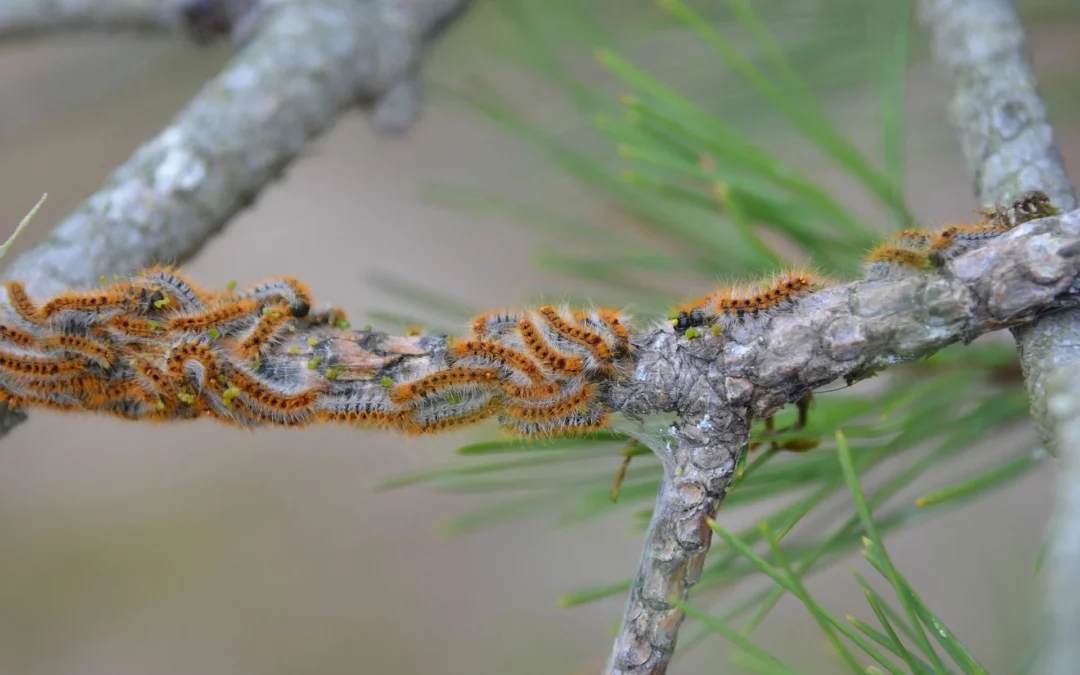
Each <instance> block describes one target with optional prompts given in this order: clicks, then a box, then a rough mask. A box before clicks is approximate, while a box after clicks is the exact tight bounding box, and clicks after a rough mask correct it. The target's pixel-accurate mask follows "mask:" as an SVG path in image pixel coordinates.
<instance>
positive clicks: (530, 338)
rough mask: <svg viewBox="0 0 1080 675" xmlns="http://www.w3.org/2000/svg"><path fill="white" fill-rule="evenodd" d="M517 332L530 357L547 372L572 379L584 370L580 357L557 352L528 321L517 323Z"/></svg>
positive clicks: (533, 324) (523, 320)
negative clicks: (546, 369)
mask: <svg viewBox="0 0 1080 675" xmlns="http://www.w3.org/2000/svg"><path fill="white" fill-rule="evenodd" d="M518 331H519V332H520V334H521V340H522V342H524V343H525V346H526V347H527V348H528V350H529V351H530V352H532V355H533V356H534V357H535V358H536V359H537V360H538V361H539V362H540V363H542V364H543V365H544V366H546V367H547V368H548V369H549V370H552V371H554V372H555V373H557V374H558V375H565V376H569V377H573V376H575V375H577V374H579V373H581V371H582V370H583V369H584V368H585V362H584V360H582V359H581V358H580V357H577V356H573V355H570V354H564V353H563V352H560V351H558V350H557V349H555V348H554V347H552V346H551V344H550V343H549V342H548V341H547V339H545V338H544V335H543V334H542V333H541V332H540V329H539V328H538V327H537V325H536V324H535V323H533V322H532V321H531V320H529V319H522V320H521V321H519V322H518Z"/></svg>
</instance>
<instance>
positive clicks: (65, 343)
mask: <svg viewBox="0 0 1080 675" xmlns="http://www.w3.org/2000/svg"><path fill="white" fill-rule="evenodd" d="M41 350H42V351H44V352H70V353H74V354H81V355H82V356H85V357H86V358H87V359H88V360H90V361H93V362H95V363H97V364H98V365H100V366H101V367H102V368H108V367H110V366H111V365H112V362H113V359H114V358H115V356H116V355H115V354H114V353H113V350H112V347H110V346H109V344H107V343H103V342H97V341H95V340H91V339H90V338H85V337H82V336H79V335H65V334H60V335H51V336H49V337H47V338H44V339H43V340H42V341H41Z"/></svg>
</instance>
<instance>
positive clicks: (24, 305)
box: [4, 281, 41, 324]
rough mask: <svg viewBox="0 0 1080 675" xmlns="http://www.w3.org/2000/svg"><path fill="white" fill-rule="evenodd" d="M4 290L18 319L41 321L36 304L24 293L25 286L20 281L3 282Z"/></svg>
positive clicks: (33, 321) (31, 322) (30, 322)
mask: <svg viewBox="0 0 1080 675" xmlns="http://www.w3.org/2000/svg"><path fill="white" fill-rule="evenodd" d="M4 290H5V291H7V298H8V304H10V305H11V309H12V310H14V312H15V314H16V315H18V317H19V318H20V319H22V320H23V321H24V322H26V323H28V324H38V323H40V322H41V317H40V315H39V310H38V306H37V305H36V304H34V301H33V300H31V299H30V296H28V295H27V294H26V287H25V286H23V284H22V282H19V281H9V282H7V283H5V284H4Z"/></svg>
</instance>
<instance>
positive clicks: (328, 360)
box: [0, 193, 1056, 449]
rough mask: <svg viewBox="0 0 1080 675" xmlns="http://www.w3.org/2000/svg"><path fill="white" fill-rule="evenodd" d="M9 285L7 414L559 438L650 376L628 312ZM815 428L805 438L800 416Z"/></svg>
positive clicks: (807, 277)
mask: <svg viewBox="0 0 1080 675" xmlns="http://www.w3.org/2000/svg"><path fill="white" fill-rule="evenodd" d="M1053 212H1056V209H1055V208H1054V207H1053V205H1052V204H1050V203H1049V200H1048V199H1047V198H1045V195H1043V194H1042V193H1030V194H1029V195H1026V196H1024V197H1023V198H1021V199H1019V200H1017V201H1015V202H1014V203H1013V204H1012V205H1011V206H1010V207H1008V208H1002V207H997V208H995V209H991V210H986V211H984V212H982V216H983V220H982V221H981V222H979V223H977V224H974V225H955V226H951V227H948V228H944V229H943V230H941V231H939V232H930V231H926V230H919V229H908V230H904V231H902V232H899V233H897V234H896V235H894V236H893V237H892V239H891V240H890V241H889V242H886V243H883V244H882V245H880V246H878V247H876V248H874V249H873V250H872V251H870V252H869V253H868V254H867V256H866V259H865V261H864V262H865V265H866V268H867V276H868V278H874V277H876V276H889V275H893V274H898V273H900V274H910V273H918V272H922V271H924V270H927V269H930V268H933V267H935V266H937V265H940V264H942V262H943V261H944V260H947V259H948V258H949V257H951V256H953V255H954V254H956V253H957V252H958V251H960V250H962V249H963V247H971V246H978V245H980V244H981V243H982V242H984V241H986V240H988V239H991V238H993V237H995V236H998V235H999V234H1001V233H1003V232H1006V231H1008V230H1010V229H1012V228H1014V227H1016V226H1017V225H1018V224H1020V223H1023V222H1027V221H1028V220H1031V219H1033V218H1037V217H1042V216H1044V215H1048V214H1051V213H1053ZM832 283H833V281H832V280H831V279H829V278H828V277H825V276H822V275H819V274H817V273H815V272H813V271H810V270H808V269H801V268H797V269H792V270H786V271H782V272H781V273H779V274H777V275H775V276H773V277H771V278H768V279H765V280H762V281H757V282H752V283H744V284H736V285H731V286H722V287H720V288H716V289H714V290H713V291H712V292H711V293H709V294H708V295H705V296H703V297H700V298H698V299H695V300H691V301H689V302H686V303H683V304H682V305H680V306H678V307H676V308H675V311H673V312H672V314H671V315H670V318H671V321H672V323H673V326H674V328H675V330H676V332H678V333H680V334H681V335H682V337H683V338H687V339H690V338H694V337H699V336H701V333H700V332H696V329H698V328H701V327H704V326H711V327H712V332H713V333H714V334H721V333H723V332H724V331H728V330H733V329H735V328H736V327H738V326H740V325H742V324H746V323H749V322H753V321H755V320H758V319H761V318H763V317H771V316H774V315H775V314H777V313H780V312H784V311H788V310H789V309H791V308H793V307H794V306H795V305H796V303H798V302H800V301H802V300H803V299H805V298H807V297H808V296H810V295H811V294H813V293H815V292H817V291H820V290H821V289H823V288H825V287H827V286H829V285H830V284H832ZM4 288H5V290H6V292H7V303H6V309H7V310H8V319H7V320H5V321H3V322H2V323H0V345H3V348H2V349H0V400H3V401H5V402H7V404H9V405H29V406H35V405H40V406H48V407H54V408H59V409H64V410H84V411H93V412H99V413H103V414H108V415H115V416H117V417H121V418H124V419H132V420H140V419H149V420H154V421H164V420H180V419H195V418H201V417H205V416H209V417H212V418H215V419H218V420H220V421H223V422H226V423H229V424H235V425H240V426H244V427H249V428H254V427H260V426H302V425H306V424H313V423H335V422H336V423H345V424H353V425H359V426H366V427H372V428H383V429H391V430H395V431H399V432H403V433H406V434H429V433H439V432H443V431H449V430H452V429H457V428H460V427H464V426H470V425H473V424H477V423H480V422H482V421H484V420H487V419H489V418H492V417H495V418H497V420H498V424H499V426H500V427H501V428H502V429H504V430H506V431H508V432H510V433H511V434H514V435H518V436H526V437H551V436H564V435H574V434H579V433H589V432H594V431H597V430H600V429H604V428H607V427H608V426H609V425H610V423H611V417H612V414H613V412H612V410H611V409H610V403H609V402H608V400H607V397H608V393H609V392H610V391H611V390H612V387H611V386H610V381H611V379H612V378H619V377H628V376H629V373H630V372H631V371H632V370H633V368H634V365H635V359H634V352H633V350H634V344H633V340H632V339H631V318H630V317H629V316H628V315H627V314H625V313H624V312H623V311H621V310H617V309H613V308H604V307H599V308H579V309H570V308H562V307H556V306H552V305H543V306H540V307H536V308H532V309H528V308H526V309H514V310H495V311H491V312H486V313H484V314H481V315H479V316H477V317H476V318H475V319H473V320H472V322H471V323H470V324H469V329H470V330H469V334H468V336H467V337H466V338H465V339H462V340H455V339H452V338H447V340H446V342H445V348H444V347H443V342H442V340H441V339H433V337H434V336H421V335H416V336H413V337H409V338H397V339H386V338H385V336H382V335H381V334H379V333H375V332H374V331H372V330H371V329H370V328H365V330H363V331H355V332H349V331H348V328H349V326H348V322H347V320H346V319H345V315H344V314H343V313H341V312H340V311H339V310H330V311H325V312H322V311H312V296H311V293H310V291H309V290H308V287H307V285H306V284H304V283H303V282H300V281H298V280H297V279H295V278H293V277H280V278H276V279H271V280H268V281H264V282H262V283H259V284H256V285H255V286H253V287H251V288H249V289H247V290H245V291H242V292H241V293H239V294H234V293H233V292H232V290H231V288H230V289H228V290H226V291H222V292H215V291H208V290H205V289H203V288H202V287H200V286H198V285H196V284H195V283H194V282H193V281H191V280H189V279H187V278H186V277H185V276H184V275H183V274H182V273H181V272H180V271H179V270H176V269H174V268H171V267H163V266H158V267H152V268H150V269H147V270H144V271H142V272H140V273H138V274H136V275H134V276H133V277H132V278H131V279H130V280H127V281H118V282H117V283H115V284H111V285H108V286H105V287H103V288H99V289H95V290H92V291H79V292H72V293H61V294H59V295H57V296H56V297H53V298H51V299H47V300H45V301H44V302H43V303H42V304H41V305H40V306H39V305H38V304H37V303H36V302H35V301H34V300H33V299H31V298H30V297H29V296H28V295H27V293H26V290H25V286H24V285H23V284H22V283H20V282H18V281H12V282H7V283H6V284H4ZM691 331H695V332H693V333H692V332H691ZM305 343H306V346H305ZM414 359H417V360H414ZM432 365H434V368H433V367H432ZM418 373H421V374H419V375H418ZM800 415H801V416H800V424H802V422H803V421H804V417H805V415H803V410H802V408H800ZM792 443H793V445H792V446H791V449H795V446H796V445H797V446H798V447H799V448H800V449H802V448H805V447H809V445H810V443H808V442H800V443H794V442H792Z"/></svg>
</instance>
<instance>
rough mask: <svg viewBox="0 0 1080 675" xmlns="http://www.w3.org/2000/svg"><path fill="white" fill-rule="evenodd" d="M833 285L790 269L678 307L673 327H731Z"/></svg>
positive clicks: (681, 329)
mask: <svg viewBox="0 0 1080 675" xmlns="http://www.w3.org/2000/svg"><path fill="white" fill-rule="evenodd" d="M832 283H834V282H833V281H832V280H831V279H829V278H827V277H824V276H821V275H818V274H816V273H814V272H811V271H809V270H791V271H785V272H781V273H779V274H776V275H774V276H773V277H771V278H770V279H767V280H764V281H759V282H753V283H749V284H743V285H736V286H722V287H720V288H717V289H716V290H715V291H713V292H712V293H711V294H709V295H706V296H705V297H704V298H702V299H701V300H696V301H691V302H689V303H685V304H684V305H682V306H681V307H679V308H677V312H676V313H675V315H674V319H672V325H673V327H674V328H675V329H676V330H677V331H679V332H682V333H686V332H687V331H688V330H689V329H690V328H694V327H697V326H704V325H710V324H712V325H718V326H719V327H720V329H721V330H722V329H724V328H730V327H733V326H735V325H738V324H739V323H742V322H743V321H746V320H749V319H756V318H758V317H762V316H766V315H769V314H772V313H774V312H777V311H783V310H785V309H787V308H789V307H791V306H792V305H793V303H794V302H795V301H796V300H798V299H799V298H802V297H804V296H806V295H808V294H810V293H813V292H815V291H818V290H821V289H822V288H824V287H825V286H828V285H830V284H832Z"/></svg>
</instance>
